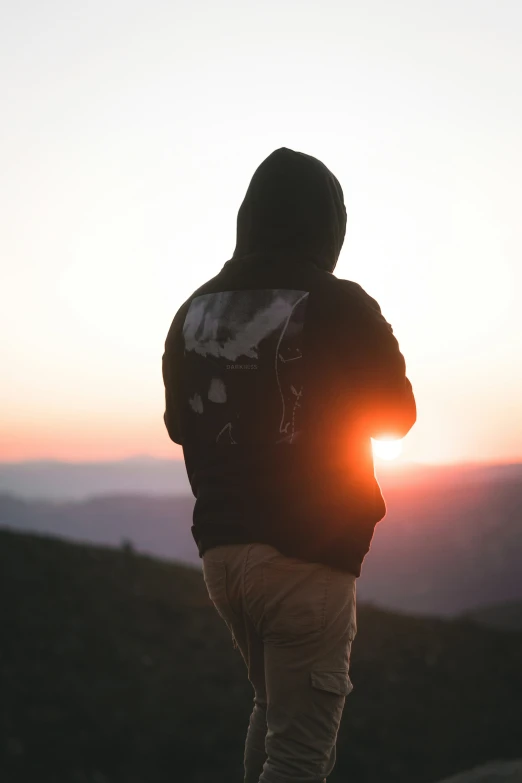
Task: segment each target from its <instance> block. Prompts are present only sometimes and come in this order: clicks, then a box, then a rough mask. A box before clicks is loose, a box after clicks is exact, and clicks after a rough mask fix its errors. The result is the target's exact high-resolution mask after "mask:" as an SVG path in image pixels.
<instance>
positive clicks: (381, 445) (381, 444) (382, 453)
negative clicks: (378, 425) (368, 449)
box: [372, 438, 402, 460]
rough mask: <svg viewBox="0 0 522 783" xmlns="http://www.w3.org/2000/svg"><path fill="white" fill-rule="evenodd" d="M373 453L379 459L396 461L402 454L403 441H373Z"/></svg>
mask: <svg viewBox="0 0 522 783" xmlns="http://www.w3.org/2000/svg"><path fill="white" fill-rule="evenodd" d="M372 448H373V453H374V455H375V456H376V457H379V459H387V460H390V459H396V458H397V457H398V456H399V455H400V454H401V452H402V440H373V438H372Z"/></svg>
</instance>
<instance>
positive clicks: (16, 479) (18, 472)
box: [0, 456, 522, 500]
mask: <svg viewBox="0 0 522 783" xmlns="http://www.w3.org/2000/svg"><path fill="white" fill-rule="evenodd" d="M376 472H377V476H378V478H379V481H380V482H381V484H382V486H383V488H384V490H385V491H387V489H388V488H390V487H392V486H395V487H400V486H404V485H405V484H406V485H408V486H415V485H422V484H426V483H432V484H433V483H439V484H445V483H448V482H449V483H451V484H461V485H466V486H469V485H471V484H478V483H482V482H486V483H488V482H491V481H494V482H497V483H505V482H513V481H515V482H516V481H519V482H520V483H521V484H522V463H513V464H506V465H496V464H493V465H487V464H481V463H477V464H472V463H470V464H457V465H424V464H421V463H414V462H412V463H401V462H398V463H394V462H390V463H387V462H382V461H376ZM0 492H4V493H10V494H13V495H18V496H19V497H22V498H27V499H32V500H85V499H86V498H88V497H92V496H93V495H116V494H127V493H133V494H141V495H180V494H191V489H190V484H189V481H188V477H187V472H186V469H185V463H184V462H183V460H181V459H160V458H156V457H147V456H137V457H130V458H128V459H125V460H115V461H107V462H61V461H59V460H29V461H23V462H0Z"/></svg>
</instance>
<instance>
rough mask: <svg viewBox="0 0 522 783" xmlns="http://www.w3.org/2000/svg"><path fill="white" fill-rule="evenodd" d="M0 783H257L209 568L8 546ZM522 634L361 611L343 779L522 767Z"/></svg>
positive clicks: (3, 566)
mask: <svg viewBox="0 0 522 783" xmlns="http://www.w3.org/2000/svg"><path fill="white" fill-rule="evenodd" d="M0 617H1V629H0V634H1V635H0V721H1V725H0V738H1V742H2V747H1V759H0V780H2V781H3V783H35V781H38V783H167V781H168V783H172V781H180V782H181V781H183V783H208V781H210V780H212V781H215V782H216V783H221V781H223V783H225V781H226V782H227V783H228V782H229V781H234V780H236V781H239V780H241V760H242V750H243V739H244V735H245V730H246V725H247V720H248V715H249V712H250V708H251V699H252V694H251V690H250V685H249V684H248V682H247V681H246V678H245V675H244V670H243V664H242V661H241V658H240V656H239V653H238V652H237V651H235V650H234V649H233V647H232V643H231V640H230V638H229V636H228V632H227V630H226V628H225V627H224V626H223V625H222V624H221V621H220V620H219V618H218V617H217V616H216V614H215V612H214V609H213V607H212V606H211V605H210V604H209V600H208V598H207V596H206V593H205V588H204V584H203V581H202V577H201V573H200V571H198V570H197V569H192V568H190V567H183V566H179V565H173V564H170V563H167V562H163V561H157V560H153V559H151V558H146V557H142V556H137V555H135V554H134V553H133V552H132V551H124V550H108V549H101V548H94V547H86V546H79V545H74V544H70V543H65V542H61V541H58V540H53V539H44V538H39V537H36V536H29V535H21V534H15V533H10V532H6V531H3V532H0ZM521 660H522V634H520V633H507V632H501V631H494V630H490V629H484V628H479V627H476V626H474V625H472V624H470V623H463V622H462V621H459V622H457V621H453V622H451V621H443V620H433V619H429V620H428V619H419V618H412V617H406V616H400V615H394V614H391V613H386V612H383V611H379V610H375V609H371V608H363V609H361V611H360V613H359V633H358V636H357V639H356V641H355V644H354V649H353V659H352V672H351V674H352V680H353V682H354V686H355V688H354V692H353V693H352V694H351V695H350V696H349V697H348V699H347V703H346V710H345V714H344V717H343V724H342V728H341V732H340V737H339V744H338V763H337V767H336V771H335V773H334V775H332V777H331V778H330V780H331V781H332V783H335V781H337V783H344V782H345V781H346V782H347V781H350V783H384V782H386V783H432V781H437V780H438V779H440V778H443V777H445V776H447V775H450V774H454V773H456V772H458V771H460V770H465V769H469V768H471V767H473V766H474V765H476V764H479V763H483V762H486V761H488V760H490V759H502V758H504V759H509V758H515V757H516V756H519V755H520V748H521V744H520V743H521V729H520V721H519V718H520V703H521V698H522V666H521Z"/></svg>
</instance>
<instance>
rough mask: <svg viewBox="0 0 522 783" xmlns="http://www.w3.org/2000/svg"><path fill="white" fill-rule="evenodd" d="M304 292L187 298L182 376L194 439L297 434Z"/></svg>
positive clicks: (283, 439)
mask: <svg viewBox="0 0 522 783" xmlns="http://www.w3.org/2000/svg"><path fill="white" fill-rule="evenodd" d="M308 297H309V292H308V291H300V290H292V289H286V288H276V289H258V290H241V291H221V292H218V293H212V294H203V295H200V296H197V297H195V298H194V299H193V300H192V302H191V304H190V307H189V309H188V312H187V315H186V318H185V322H184V325H183V338H184V378H185V391H186V394H187V396H188V399H187V400H186V402H187V403H188V410H189V411H190V413H189V414H188V415H189V418H190V419H191V427H190V428H191V430H192V432H193V433H194V435H195V437H196V438H197V439H198V440H199V441H200V442H207V443H210V442H212V443H218V444H229V445H231V446H233V445H235V444H242V445H246V444H255V443H258V444H273V443H285V444H292V443H294V442H296V440H297V439H298V438H299V435H300V433H301V430H300V428H301V427H302V419H301V416H300V412H301V410H300V409H301V408H302V398H303V394H304V393H305V390H304V355H303V350H304V346H303V326H304V321H305V314H306V306H307V302H308ZM260 410H263V416H262V417H260V415H259V413H260Z"/></svg>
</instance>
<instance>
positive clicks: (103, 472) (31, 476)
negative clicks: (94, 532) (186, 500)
mask: <svg viewBox="0 0 522 783" xmlns="http://www.w3.org/2000/svg"><path fill="white" fill-rule="evenodd" d="M0 492H4V493H6V492H7V493H10V494H13V495H17V496H18V497H22V498H27V499H30V500H85V499H87V498H89V497H92V496H93V495H115V494H120V495H121V494H128V493H132V494H137V495H189V494H191V489H190V484H189V481H188V477H187V471H186V469H185V463H184V462H183V461H182V460H178V459H156V458H154V457H131V458H129V459H126V460H118V461H108V462H60V461H58V460H56V461H55V460H31V461H27V462H0Z"/></svg>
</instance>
